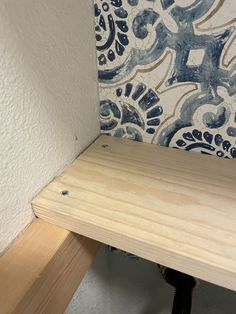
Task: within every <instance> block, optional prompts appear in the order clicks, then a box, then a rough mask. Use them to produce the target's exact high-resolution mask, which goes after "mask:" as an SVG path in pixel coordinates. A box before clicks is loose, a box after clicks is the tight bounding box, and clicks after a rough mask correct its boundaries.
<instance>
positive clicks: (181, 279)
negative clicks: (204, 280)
mask: <svg viewBox="0 0 236 314" xmlns="http://www.w3.org/2000/svg"><path fill="white" fill-rule="evenodd" d="M161 272H162V275H163V277H164V279H165V280H166V282H168V283H169V284H170V285H171V286H173V287H174V288H175V296H174V302H173V308H172V314H191V308H192V294H193V289H194V287H195V286H196V280H195V278H194V277H192V276H190V275H187V274H184V273H181V272H179V271H177V270H174V269H171V268H164V269H163V268H162V271H161Z"/></svg>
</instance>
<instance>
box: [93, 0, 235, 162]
mask: <svg viewBox="0 0 236 314" xmlns="http://www.w3.org/2000/svg"><path fill="white" fill-rule="evenodd" d="M235 16H236V4H235V0H152V1H150V0H95V20H96V28H95V30H96V42H97V44H96V45H97V61H98V68H99V72H98V73H99V84H100V101H101V102H100V105H101V112H100V114H101V129H102V132H103V133H108V134H111V135H114V136H118V137H128V138H131V139H135V140H138V141H145V142H148V143H154V144H160V145H164V146H171V147H176V148H181V149H185V150H194V151H201V152H203V153H207V154H212V155H217V156H219V157H227V158H235V157H236V148H235V146H236V145H235V139H236V95H235V93H236V72H235V69H236V62H235V60H236V58H235V55H236V45H235V44H236V41H235V38H236V32H235V22H236V18H235Z"/></svg>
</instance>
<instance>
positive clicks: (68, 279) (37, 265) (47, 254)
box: [0, 219, 99, 314]
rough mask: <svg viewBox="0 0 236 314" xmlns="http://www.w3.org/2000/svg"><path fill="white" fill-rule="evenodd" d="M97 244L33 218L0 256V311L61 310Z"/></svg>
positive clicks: (29, 313)
mask: <svg viewBox="0 0 236 314" xmlns="http://www.w3.org/2000/svg"><path fill="white" fill-rule="evenodd" d="M98 248H99V243H98V242H96V241H94V240H91V239H88V238H85V237H83V236H79V235H76V234H74V233H72V232H69V231H67V230H65V229H62V228H59V227H57V226H55V225H51V224H49V223H47V222H44V221H43V220H41V219H36V220H35V221H34V222H33V223H32V225H30V226H29V228H28V229H27V230H26V231H25V232H24V233H23V235H22V236H21V237H20V238H19V239H18V240H17V241H16V242H15V243H14V244H13V245H12V247H10V248H9V250H8V251H7V252H6V253H5V254H4V255H2V256H1V257H0V313H1V314H8V313H15V314H20V313H24V314H33V313H34V314H35V313H44V314H52V313H57V314H59V313H64V310H65V308H66V306H67V304H68V303H69V301H70V300H71V298H72V296H73V294H74V292H75V290H76V289H77V287H78V286H79V283H80V282H81V280H82V278H83V276H84V274H85V273H86V271H87V269H88V268H89V266H90V264H91V262H92V261H93V258H94V256H95V254H96V252H97V250H98Z"/></svg>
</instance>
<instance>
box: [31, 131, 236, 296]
mask: <svg viewBox="0 0 236 314" xmlns="http://www.w3.org/2000/svg"><path fill="white" fill-rule="evenodd" d="M235 183H236V163H235V161H234V160H226V159H220V158H216V157H212V156H206V155H201V154H196V153H189V152H184V151H180V150H173V149H168V148H163V147H158V146H157V145H150V144H145V143H137V142H132V141H128V140H125V139H117V138H112V137H108V136H101V137H100V138H99V139H98V140H97V141H96V142H95V143H93V144H92V145H91V146H90V147H89V148H88V149H87V150H86V151H85V152H84V153H82V154H81V155H80V156H79V158H78V159H77V160H76V161H75V162H73V163H72V165H70V166H68V167H67V168H66V169H65V171H64V172H63V173H62V174H61V175H60V176H58V177H57V178H55V180H53V182H51V183H50V184H49V185H48V186H47V187H46V188H45V189H44V190H43V191H42V192H41V193H40V194H39V195H38V196H37V197H36V198H35V199H34V200H33V203H32V204H33V209H34V211H35V213H36V215H37V216H39V217H41V218H43V219H45V220H47V221H48V222H50V223H54V224H56V225H59V226H62V227H63V228H66V229H69V230H71V231H73V232H76V233H79V234H82V235H84V236H87V237H89V238H93V239H95V240H97V241H100V242H103V243H106V244H109V245H112V246H115V247H118V248H120V249H123V250H127V251H129V252H131V253H134V254H136V255H139V256H141V257H143V258H146V259H148V260H151V261H153V262H156V263H160V264H162V265H165V266H168V267H172V268H174V269H177V270H180V271H183V272H185V273H188V274H190V275H193V276H195V277H198V278H201V279H203V280H207V281H209V282H212V283H215V284H217V285H220V286H223V287H226V288H229V289H233V290H236V231H235V230H236V184H235ZM63 191H64V192H65V191H68V193H65V194H64V193H63Z"/></svg>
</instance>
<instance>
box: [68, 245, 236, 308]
mask: <svg viewBox="0 0 236 314" xmlns="http://www.w3.org/2000/svg"><path fill="white" fill-rule="evenodd" d="M173 297H174V291H173V288H172V287H171V286H170V285H168V284H167V283H166V282H165V281H164V279H163V278H162V276H161V275H160V272H159V270H158V267H157V265H156V264H155V263H152V262H150V261H147V260H143V259H129V258H126V257H125V256H123V255H121V254H119V252H118V251H117V252H116V253H111V252H109V251H108V250H107V248H105V247H103V248H102V249H101V251H100V252H99V254H98V256H97V258H96V259H95V261H94V263H93V265H92V267H91V269H90V271H89V272H88V273H87V274H86V276H85V278H84V279H83V281H82V283H81V285H80V288H79V290H78V291H77V292H76V293H75V295H74V297H73V300H72V301H71V303H70V305H69V306H68V308H67V310H66V312H65V314H78V313H79V314H170V313H171V307H172V302H173ZM235 308H236V298H235V292H233V291H231V290H227V289H223V288H220V287H218V286H215V285H211V284H209V283H207V282H202V281H201V282H200V285H199V286H198V287H197V288H196V289H195V290H194V293H193V306H192V314H235Z"/></svg>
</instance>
